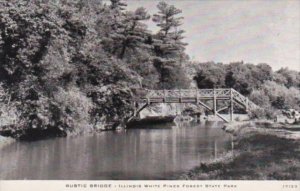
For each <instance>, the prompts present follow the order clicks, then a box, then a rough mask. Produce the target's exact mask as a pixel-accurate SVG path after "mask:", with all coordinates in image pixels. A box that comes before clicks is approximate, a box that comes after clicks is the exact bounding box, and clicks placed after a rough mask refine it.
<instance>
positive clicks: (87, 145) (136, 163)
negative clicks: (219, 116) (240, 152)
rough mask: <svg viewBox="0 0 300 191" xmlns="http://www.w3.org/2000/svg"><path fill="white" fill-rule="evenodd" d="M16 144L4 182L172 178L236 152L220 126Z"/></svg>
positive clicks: (1, 160)
mask: <svg viewBox="0 0 300 191" xmlns="http://www.w3.org/2000/svg"><path fill="white" fill-rule="evenodd" d="M150 127H151V128H149V126H148V128H147V129H145V128H144V129H143V128H140V129H130V130H127V131H122V132H104V133H99V134H97V135H88V136H78V137H72V138H57V139H51V140H44V141H37V142H31V143H25V142H21V143H14V144H11V145H9V146H7V147H4V148H3V149H2V150H0V179H90V180H101V179H114V180H115V179H125V180H128V179H134V180H135V179H172V178H174V176H176V175H178V174H181V173H182V172H185V171H187V170H190V169H192V168H193V167H195V166H198V165H199V164H200V162H201V161H205V160H209V159H213V158H215V157H216V156H218V155H219V154H220V153H222V152H226V151H228V150H230V149H231V148H230V145H231V144H230V141H231V136H230V135H229V134H226V133H225V132H224V131H222V130H221V128H220V125H217V124H216V123H215V124H205V125H204V124H202V125H200V124H198V125H191V124H181V125H180V126H174V124H168V125H164V126H150Z"/></svg>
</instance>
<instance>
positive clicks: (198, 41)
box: [126, 0, 300, 71]
mask: <svg viewBox="0 0 300 191" xmlns="http://www.w3.org/2000/svg"><path fill="white" fill-rule="evenodd" d="M126 2H127V4H128V9H129V10H134V9H136V8H137V7H140V6H143V7H145V8H146V9H147V10H148V12H149V13H150V14H153V13H156V12H157V8H156V5H157V3H158V2H159V1H158V0H126ZM166 2H167V3H169V4H173V5H175V7H177V8H180V9H181V10H182V11H183V13H182V16H184V17H185V19H184V24H183V26H182V28H183V29H184V30H185V31H186V33H185V36H186V40H185V41H186V42H187V43H189V45H188V46H187V53H188V54H189V55H190V58H191V59H192V60H195V61H200V62H205V61H215V62H223V63H229V62H233V61H241V60H243V61H244V62H246V63H248V62H250V63H254V64H258V63H268V64H269V65H271V66H272V67H273V69H275V70H278V69H279V68H281V67H288V68H290V69H293V70H298V71H300V1H299V0H250V1H245V0H166ZM148 24H149V28H150V29H151V30H154V31H155V30H157V28H156V27H155V25H154V23H153V22H152V21H149V22H148Z"/></svg>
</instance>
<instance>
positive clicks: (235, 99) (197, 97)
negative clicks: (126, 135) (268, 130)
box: [129, 88, 259, 122]
mask: <svg viewBox="0 0 300 191" xmlns="http://www.w3.org/2000/svg"><path fill="white" fill-rule="evenodd" d="M207 100H212V101H213V105H212V107H211V106H209V105H208V104H207V103H205V102H206V101H207ZM219 100H225V101H226V103H227V104H226V106H225V107H222V108H219V107H218V101H219ZM153 103H192V104H196V105H201V106H203V107H204V108H205V109H206V110H208V111H212V112H213V113H214V115H215V116H218V117H219V118H221V119H222V120H223V121H225V122H229V120H228V119H226V118H225V117H223V116H222V115H221V114H220V112H221V111H224V110H226V109H229V111H230V121H233V104H234V103H237V104H239V105H240V106H242V107H243V108H244V109H245V110H246V112H249V111H251V110H253V109H256V108H259V107H258V106H257V105H255V104H254V103H253V102H252V101H250V100H249V99H248V98H247V97H245V96H243V95H242V94H240V93H239V92H238V91H236V90H234V89H232V88H228V89H180V90H145V92H144V93H142V94H141V95H138V96H137V99H135V101H134V106H135V111H134V113H133V116H132V117H131V118H130V119H129V120H131V119H132V118H134V117H138V115H139V113H140V112H141V111H142V110H143V109H145V108H146V107H147V106H149V105H151V104H153Z"/></svg>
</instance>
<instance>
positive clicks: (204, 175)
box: [179, 122, 300, 180]
mask: <svg viewBox="0 0 300 191" xmlns="http://www.w3.org/2000/svg"><path fill="white" fill-rule="evenodd" d="M225 130H226V131H227V132H230V133H232V134H233V135H235V146H234V147H235V155H234V156H231V157H228V156H227V157H226V155H225V157H222V158H221V159H218V160H216V161H213V162H206V163H201V164H200V166H198V167H196V168H194V169H192V170H190V171H189V172H187V173H185V174H183V175H181V176H180V177H179V179H184V180H300V138H299V137H298V136H296V137H294V136H292V137H291V136H290V134H289V133H286V132H284V131H282V132H276V131H274V130H272V129H264V128H260V127H257V126H256V124H255V123H253V122H243V123H242V122H241V123H233V124H229V125H227V126H226V127H225Z"/></svg>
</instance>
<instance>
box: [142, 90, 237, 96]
mask: <svg viewBox="0 0 300 191" xmlns="http://www.w3.org/2000/svg"><path fill="white" fill-rule="evenodd" d="M230 95H231V89H193V90H191V89H180V90H148V93H147V94H146V95H145V96H144V97H147V98H165V97H213V96H216V97H230Z"/></svg>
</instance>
